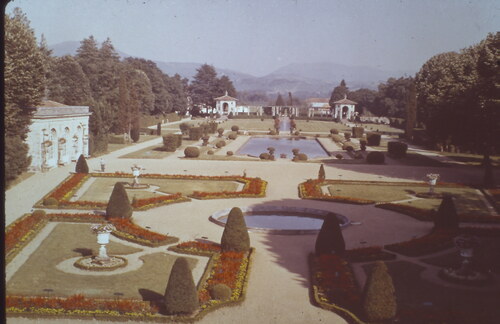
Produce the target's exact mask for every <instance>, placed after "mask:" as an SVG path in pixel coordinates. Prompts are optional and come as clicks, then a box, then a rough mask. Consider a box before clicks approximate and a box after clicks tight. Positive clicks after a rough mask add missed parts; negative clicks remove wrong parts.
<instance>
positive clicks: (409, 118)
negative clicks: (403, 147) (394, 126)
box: [405, 82, 417, 140]
mask: <svg viewBox="0 0 500 324" xmlns="http://www.w3.org/2000/svg"><path fill="white" fill-rule="evenodd" d="M416 121H417V89H416V87H415V82H412V83H411V84H410V88H409V89H408V93H407V96H406V129H405V136H406V138H407V139H410V140H411V139H412V138H413V128H415V123H416Z"/></svg>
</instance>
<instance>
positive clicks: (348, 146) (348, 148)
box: [342, 142, 354, 152]
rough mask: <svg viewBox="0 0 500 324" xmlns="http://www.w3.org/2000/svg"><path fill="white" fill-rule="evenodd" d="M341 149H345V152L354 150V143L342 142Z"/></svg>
mask: <svg viewBox="0 0 500 324" xmlns="http://www.w3.org/2000/svg"><path fill="white" fill-rule="evenodd" d="M342 149H343V150H345V151H347V152H352V151H354V143H352V142H345V143H344V144H342Z"/></svg>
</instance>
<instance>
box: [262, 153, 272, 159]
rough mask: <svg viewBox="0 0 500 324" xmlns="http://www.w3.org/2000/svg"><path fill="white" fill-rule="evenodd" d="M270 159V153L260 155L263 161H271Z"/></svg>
mask: <svg viewBox="0 0 500 324" xmlns="http://www.w3.org/2000/svg"><path fill="white" fill-rule="evenodd" d="M270 157H271V154H269V153H260V155H259V158H260V159H261V160H269V158H270Z"/></svg>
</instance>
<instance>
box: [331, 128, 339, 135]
mask: <svg viewBox="0 0 500 324" xmlns="http://www.w3.org/2000/svg"><path fill="white" fill-rule="evenodd" d="M338 133H339V131H338V129H335V128H332V129H330V134H332V135H333V134H338Z"/></svg>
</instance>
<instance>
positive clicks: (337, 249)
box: [315, 213, 345, 254]
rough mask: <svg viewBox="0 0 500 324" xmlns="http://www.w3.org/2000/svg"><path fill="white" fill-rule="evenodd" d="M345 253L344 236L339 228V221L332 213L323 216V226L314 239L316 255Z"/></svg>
mask: <svg viewBox="0 0 500 324" xmlns="http://www.w3.org/2000/svg"><path fill="white" fill-rule="evenodd" d="M344 251H345V242H344V236H343V235H342V229H341V228H340V223H339V219H338V218H337V216H336V215H335V214H333V213H329V214H328V215H326V216H325V220H324V221H323V225H321V229H320V231H319V234H318V237H317V238H316V245H315V252H316V254H329V253H337V254H342V253H344Z"/></svg>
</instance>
